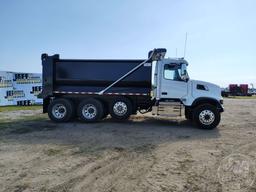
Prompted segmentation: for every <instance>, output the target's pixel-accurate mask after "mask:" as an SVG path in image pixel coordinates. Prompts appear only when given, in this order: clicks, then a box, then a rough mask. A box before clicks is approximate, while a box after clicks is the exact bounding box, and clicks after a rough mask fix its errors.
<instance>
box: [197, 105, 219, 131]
mask: <svg viewBox="0 0 256 192" xmlns="http://www.w3.org/2000/svg"><path fill="white" fill-rule="evenodd" d="M193 119H194V120H195V123H196V124H197V125H198V126H199V127H201V128H204V129H213V128H215V127H217V126H218V124H219V123H220V119H221V116H220V112H219V111H218V110H217V109H216V107H215V106H213V105H210V104H205V105H200V106H198V107H196V108H195V110H194V115H193Z"/></svg>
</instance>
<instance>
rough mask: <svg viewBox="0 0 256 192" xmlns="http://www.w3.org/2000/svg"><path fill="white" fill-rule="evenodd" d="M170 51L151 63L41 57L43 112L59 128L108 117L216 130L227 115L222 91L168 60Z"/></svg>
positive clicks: (152, 56) (157, 53)
mask: <svg viewBox="0 0 256 192" xmlns="http://www.w3.org/2000/svg"><path fill="white" fill-rule="evenodd" d="M166 51H167V50H166V49H164V48H158V49H153V50H151V51H149V53H148V58H147V59H141V60H140V59H134V60H132V59H129V60H127V59H114V60H113V59H111V60H110V59H101V60H98V59H60V56H59V55H58V54H55V55H52V56H49V55H47V54H42V56H41V60H42V68H43V87H42V93H41V94H40V96H41V97H42V98H43V112H44V113H48V116H49V118H50V119H51V120H53V121H55V122H67V121H70V120H71V119H74V118H79V119H80V120H82V121H84V122H97V121H100V120H101V119H104V118H106V117H107V116H108V115H110V116H111V117H112V118H114V119H116V120H119V121H122V120H126V119H128V118H129V117H130V115H135V114H137V113H138V112H140V113H142V114H144V113H149V112H151V113H152V115H153V116H156V117H158V116H159V117H171V118H173V117H174V118H182V117H185V118H187V119H188V120H191V121H193V122H195V123H196V125H198V126H199V127H201V128H204V129H212V128H215V127H216V126H217V125H218V124H219V122H220V119H221V113H222V112H223V111H224V108H223V98H222V96H221V89H220V87H219V86H217V85H215V84H212V83H208V82H204V81H197V80H191V79H190V78H189V75H188V72H187V66H188V62H187V61H186V60H185V59H184V58H165V54H166Z"/></svg>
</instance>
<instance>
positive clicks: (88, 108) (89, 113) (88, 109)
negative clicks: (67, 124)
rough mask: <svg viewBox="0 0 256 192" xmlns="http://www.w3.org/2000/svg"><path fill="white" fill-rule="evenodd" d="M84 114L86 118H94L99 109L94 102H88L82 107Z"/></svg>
mask: <svg viewBox="0 0 256 192" xmlns="http://www.w3.org/2000/svg"><path fill="white" fill-rule="evenodd" d="M82 114H83V116H84V117H85V118H86V119H93V118H95V117H96V115H97V109H96V107H95V106H94V105H92V104H86V105H85V106H84V107H83V109H82Z"/></svg>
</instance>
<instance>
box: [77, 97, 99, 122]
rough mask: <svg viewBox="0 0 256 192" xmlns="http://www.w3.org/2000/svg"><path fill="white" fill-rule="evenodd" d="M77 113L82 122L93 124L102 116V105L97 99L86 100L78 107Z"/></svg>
mask: <svg viewBox="0 0 256 192" xmlns="http://www.w3.org/2000/svg"><path fill="white" fill-rule="evenodd" d="M77 113H78V116H79V118H80V119H81V120H82V121H85V122H95V121H98V120H100V119H101V118H102V116H103V105H102V103H101V102H100V101H98V100H97V99H86V100H84V101H82V102H81V103H80V104H79V105H78V110H77Z"/></svg>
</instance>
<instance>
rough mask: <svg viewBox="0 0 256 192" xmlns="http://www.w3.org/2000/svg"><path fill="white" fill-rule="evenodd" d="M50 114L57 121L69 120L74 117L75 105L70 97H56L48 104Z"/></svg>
mask: <svg viewBox="0 0 256 192" xmlns="http://www.w3.org/2000/svg"><path fill="white" fill-rule="evenodd" d="M48 116H49V118H50V119H51V120H52V121H55V122H67V121H69V120H70V119H71V118H72V117H74V105H73V103H72V101H70V100H68V99H62V98H61V99H55V100H53V101H52V102H51V103H50V104H49V106H48Z"/></svg>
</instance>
